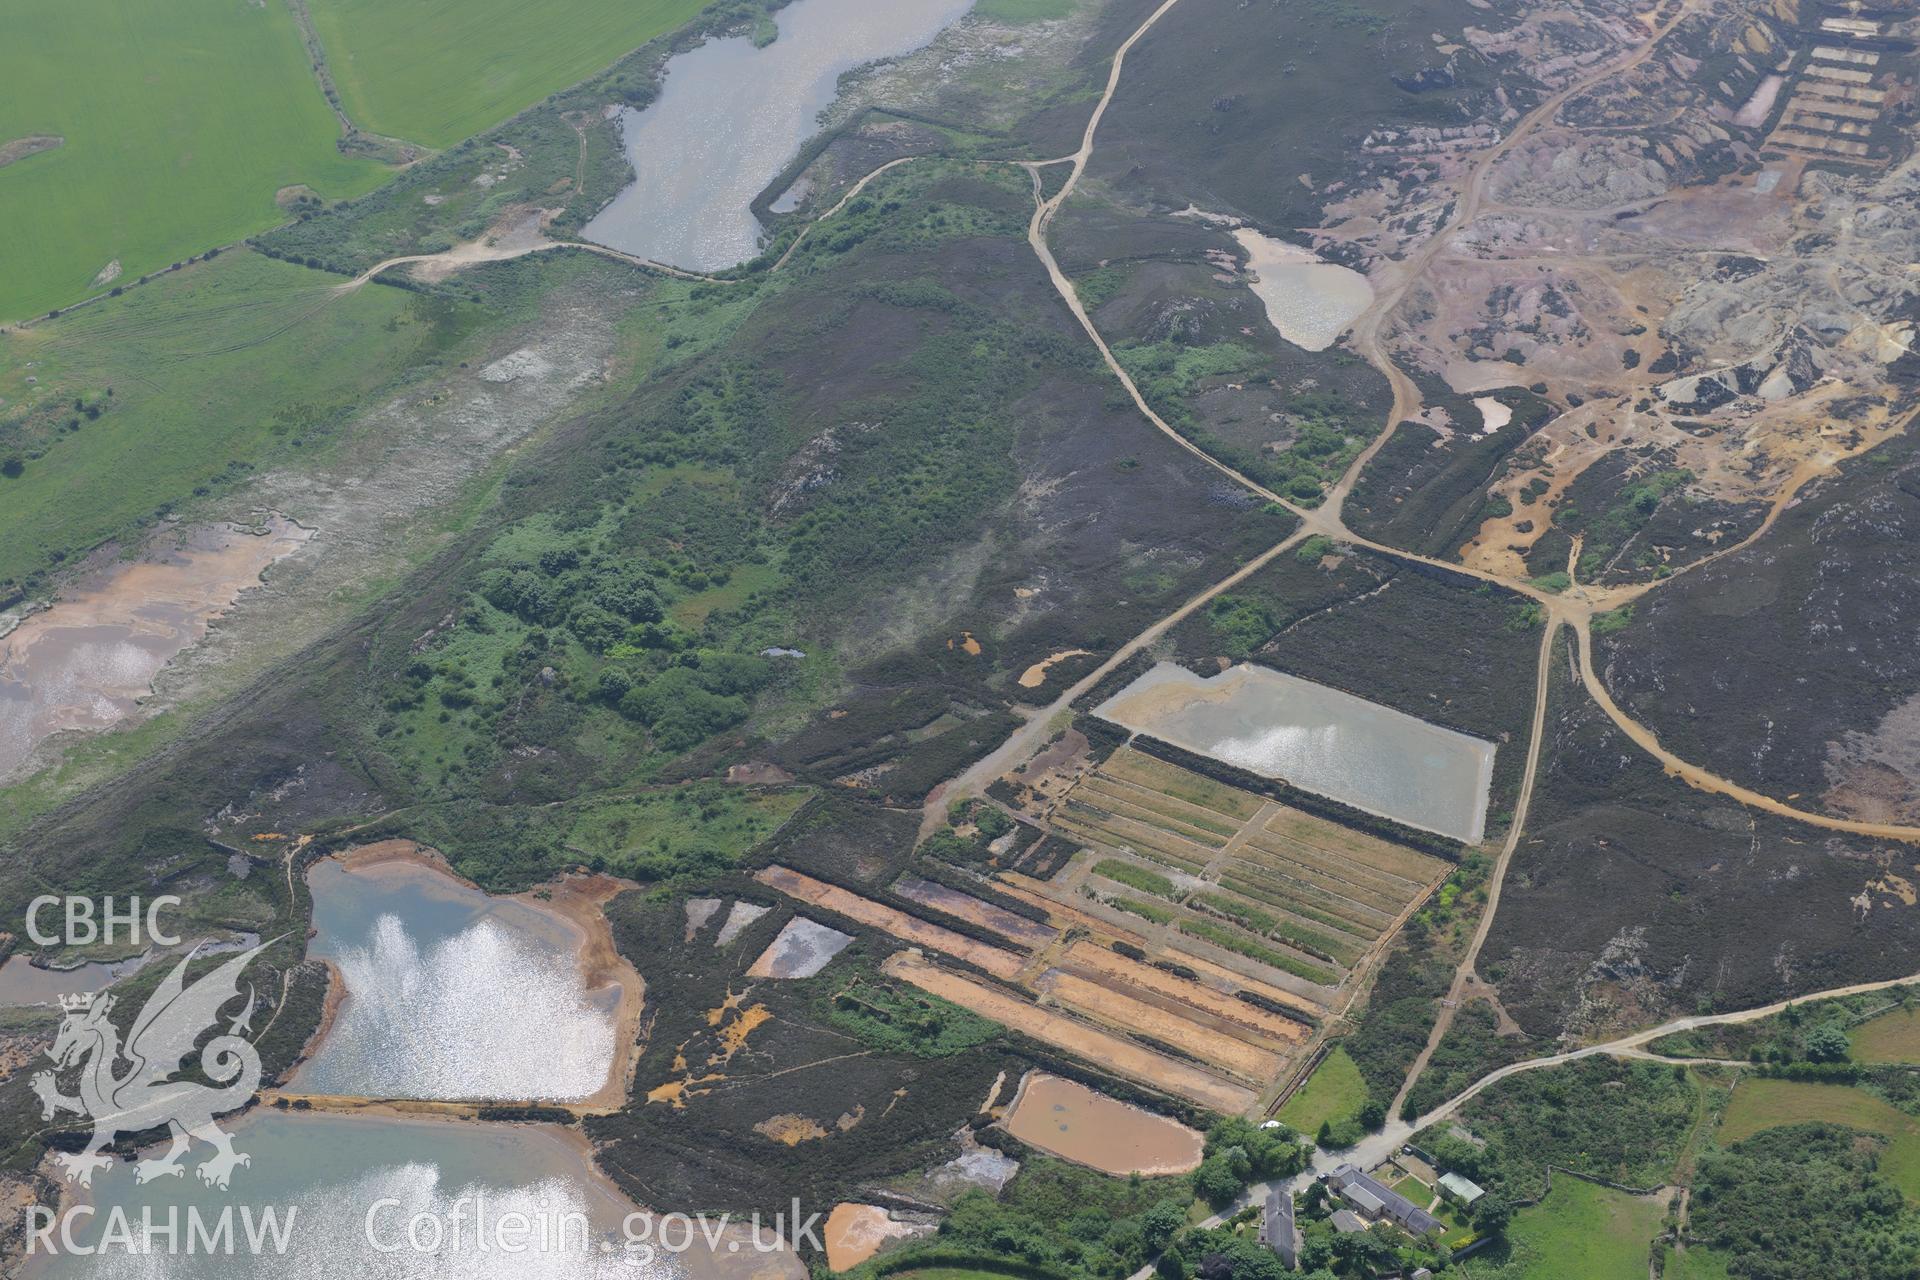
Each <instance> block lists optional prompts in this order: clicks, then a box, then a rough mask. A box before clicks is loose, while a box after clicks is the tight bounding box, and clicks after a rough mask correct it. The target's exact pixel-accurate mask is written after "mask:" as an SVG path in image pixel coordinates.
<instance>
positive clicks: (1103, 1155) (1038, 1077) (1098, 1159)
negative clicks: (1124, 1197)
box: [1006, 1071, 1206, 1178]
mask: <svg viewBox="0 0 1920 1280" xmlns="http://www.w3.org/2000/svg"><path fill="white" fill-rule="evenodd" d="M1006 1124H1007V1132H1008V1133H1011V1134H1012V1135H1013V1136H1014V1137H1016V1138H1018V1139H1020V1141H1022V1142H1024V1143H1026V1144H1027V1145H1028V1146H1032V1147H1038V1148H1039V1149H1040V1150H1042V1151H1046V1152H1050V1153H1051V1154H1053V1155H1056V1156H1059V1157H1060V1158H1061V1159H1063V1160H1072V1161H1073V1162H1075V1163H1076V1164H1084V1165H1086V1166H1088V1167H1089V1168H1093V1169H1098V1170H1100V1171H1101V1172H1102V1173H1110V1174H1112V1175H1114V1176H1115V1177H1120V1178H1124V1177H1126V1176H1127V1175H1129V1174H1132V1173H1141V1174H1146V1175H1149V1176H1152V1175H1158V1174H1167V1173H1186V1172H1188V1171H1189V1170H1192V1169H1197V1168H1199V1166H1200V1152H1201V1148H1202V1147H1204V1146H1205V1145H1206V1139H1204V1138H1203V1137H1202V1136H1201V1135H1200V1134H1199V1133H1198V1132H1196V1131H1195V1130H1193V1129H1189V1128H1188V1127H1187V1126H1186V1125H1183V1124H1181V1123H1179V1122H1178V1121H1176V1120H1169V1119H1168V1118H1167V1117H1165V1116H1158V1115H1155V1114H1153V1112H1151V1111H1143V1110H1141V1109H1140V1108H1139V1107H1133V1106H1128V1105H1127V1104H1126V1103H1124V1102H1118V1101H1115V1100H1114V1099H1112V1098H1109V1097H1108V1096H1107V1095H1106V1094H1104V1093H1096V1092H1094V1091H1093V1090H1092V1089H1089V1088H1087V1087H1086V1086H1085V1085H1083V1084H1076V1083H1074V1082H1073V1081H1072V1080H1063V1079H1062V1078H1060V1077H1059V1076H1050V1075H1047V1074H1046V1073H1045V1072H1042V1071H1034V1072H1029V1073H1028V1075H1027V1077H1026V1079H1024V1080H1022V1081H1021V1082H1020V1096H1019V1097H1018V1098H1016V1099H1015V1100H1014V1104H1013V1109H1012V1110H1011V1111H1009V1112H1008V1113H1007V1120H1006Z"/></svg>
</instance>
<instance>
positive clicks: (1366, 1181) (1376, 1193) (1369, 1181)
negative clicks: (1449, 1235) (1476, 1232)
mask: <svg viewBox="0 0 1920 1280" xmlns="http://www.w3.org/2000/svg"><path fill="white" fill-rule="evenodd" d="M1329 1176H1330V1177H1331V1178H1332V1179H1333V1185H1334V1186H1335V1187H1337V1188H1338V1189H1339V1191H1340V1193H1341V1194H1342V1195H1344V1196H1345V1197H1346V1198H1347V1199H1348V1200H1349V1201H1351V1202H1353V1203H1354V1204H1356V1205H1360V1206H1362V1207H1366V1205H1367V1200H1366V1199H1363V1198H1362V1193H1364V1196H1365V1197H1367V1198H1370V1199H1371V1200H1373V1201H1377V1202H1378V1203H1379V1208H1377V1209H1374V1208H1367V1212H1369V1213H1378V1214H1380V1215H1381V1216H1383V1217H1386V1218H1390V1219H1392V1220H1393V1221H1394V1222H1397V1223H1399V1224H1400V1226H1401V1228H1402V1229H1404V1230H1406V1231H1407V1232H1409V1233H1411V1234H1413V1235H1416V1236H1423V1235H1425V1234H1427V1232H1429V1231H1437V1230H1439V1229H1440V1219H1438V1218H1436V1217H1434V1216H1433V1215H1432V1214H1430V1213H1428V1212H1427V1211H1426V1210H1425V1209H1422V1208H1421V1207H1420V1206H1419V1205H1417V1204H1415V1203H1414V1202H1413V1201H1411V1200H1409V1199H1407V1198H1406V1197H1405V1196H1403V1195H1401V1194H1400V1193H1399V1192H1398V1191H1395V1190H1393V1189H1392V1188H1390V1187H1388V1186H1387V1185H1386V1184H1384V1183H1382V1182H1380V1181H1379V1180H1378V1179H1376V1178H1371V1177H1368V1176H1367V1175H1366V1174H1364V1173H1361V1172H1360V1171H1359V1170H1358V1169H1355V1168H1354V1167H1353V1166H1352V1165H1350V1164H1343V1165H1341V1166H1340V1167H1339V1168H1337V1169H1335V1170H1334V1171H1333V1173H1332V1174H1331V1175H1329Z"/></svg>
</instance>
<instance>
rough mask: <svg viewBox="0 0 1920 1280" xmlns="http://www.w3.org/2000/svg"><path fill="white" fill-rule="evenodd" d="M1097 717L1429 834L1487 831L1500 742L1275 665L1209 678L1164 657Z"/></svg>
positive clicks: (1476, 836)
mask: <svg viewBox="0 0 1920 1280" xmlns="http://www.w3.org/2000/svg"><path fill="white" fill-rule="evenodd" d="M1094 714H1095V715H1098V716H1100V717H1101V718H1103V719H1106V720H1111V721H1113V722H1114V723H1115V724H1119V725H1123V726H1124V727H1126V728H1128V729H1132V730H1133V731H1135V732H1136V733H1144V734H1148V735H1150V736H1152V737H1155V738H1159V739H1160V740H1161V741H1163V742H1170V743H1172V744H1173V745H1174V746H1176V747H1184V748H1185V749H1187V750H1188V751H1195V752H1198V753H1200V754H1201V755H1204V756H1210V757H1212V758H1213V759H1215V760H1219V761H1221V762H1222V763H1225V764H1230V765H1233V766H1235V767H1236V768H1240V769H1246V770H1248V771H1249V772H1252V773H1257V774H1260V775H1262V776H1264V777H1268V778H1278V779H1280V780H1282V781H1285V782H1288V783H1291V784H1292V785H1293V786H1296V787H1299V788H1301V789H1302V790H1305V791H1312V792H1315V793H1316V794H1319V795H1323V796H1327V797H1328V798H1330V799H1333V800H1338V801H1340V802H1341V803H1342V804H1349V805H1352V806H1353V807H1354V808H1356V809H1361V810H1364V811H1365V812H1367V813H1371V814H1376V815H1378V816H1380V817H1383V818H1392V819H1393V820H1394V821H1396V822H1404V823H1406V824H1407V825H1408V826H1410V827H1419V828H1420V829H1421V830H1423V831H1434V832H1438V833H1439V834H1441V835H1443V836H1450V837H1452V838H1453V839H1455V840H1461V841H1464V842H1466V843H1468V844H1476V843H1478V842H1479V840H1480V838H1481V837H1482V836H1483V835H1485V834H1486V820H1487V792H1488V788H1489V786H1490V785H1491V783H1492V781H1493V754H1494V747H1493V744H1492V743H1491V742H1486V741H1483V740H1481V739H1479V738H1473V737H1469V736H1467V735H1466V734H1464V733H1456V732H1454V731H1453V730H1452V729H1443V728H1441V727H1440V726H1438V725H1433V724H1428V723H1427V722H1426V721H1424V720H1420V719H1416V718H1415V717H1413V716H1410V715H1406V714H1404V713H1402V712H1399V711H1395V710H1393V709H1392V708H1391V707H1383V706H1381V705H1380V704H1379V703H1377V702H1368V701H1367V700H1366V699H1364V698H1356V697H1354V696H1353V695H1352V694H1350V693H1342V692H1341V691H1340V690H1338V689H1330V688H1328V687H1327V686H1325V685H1320V684H1314V683H1313V682H1312V681H1310V680H1302V679H1300V678H1299V677H1297V676H1290V675H1286V674H1284V673H1282V672H1279V671H1274V670H1272V669H1271V668H1268V667H1256V666H1252V665H1249V664H1245V663H1243V664H1241V665H1240V666H1237V667H1234V668H1232V669H1230V670H1228V671H1224V672H1222V673H1221V674H1219V675H1217V676H1214V677H1213V678H1212V679H1210V680H1209V679H1203V678H1202V677H1200V676H1197V675H1195V674H1193V673H1192V672H1191V671H1188V670H1187V669H1186V668H1185V667H1181V666H1178V665H1176V664H1174V663H1171V662H1162V663H1159V664H1158V665H1156V666H1155V667H1154V668H1153V669H1152V670H1150V671H1148V672H1147V673H1146V674H1145V675H1143V676H1141V677H1140V678H1139V679H1138V680H1135V681H1134V682H1133V683H1132V684H1130V685H1128V686H1127V687H1126V688H1125V689H1122V690H1121V691H1120V692H1119V693H1117V694H1115V695H1114V696H1113V697H1111V698H1109V699H1107V701H1106V702H1104V703H1102V704H1101V705H1100V706H1099V707H1097V708H1096V709H1095V711H1094Z"/></svg>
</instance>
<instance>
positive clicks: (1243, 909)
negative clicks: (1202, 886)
mask: <svg viewBox="0 0 1920 1280" xmlns="http://www.w3.org/2000/svg"><path fill="white" fill-rule="evenodd" d="M1187 902H1188V905H1192V904H1194V903H1196V902H1198V903H1200V904H1201V905H1203V906H1205V907H1206V908H1207V909H1208V910H1209V911H1215V912H1218V913H1219V914H1220V915H1223V916H1226V917H1227V918H1228V919H1230V920H1235V921H1238V922H1239V923H1240V924H1242V925H1245V926H1246V927H1247V928H1249V929H1252V930H1254V931H1255V932H1257V933H1261V934H1264V935H1266V936H1267V937H1269V938H1278V939H1280V940H1281V941H1282V942H1285V943H1287V944H1288V945H1290V946H1295V947H1298V948H1300V949H1301V950H1302V951H1305V952H1307V953H1308V954H1309V955H1313V956H1317V957H1318V958H1320V959H1322V960H1325V961H1327V962H1328V963H1330V964H1351V963H1353V961H1354V959H1355V958H1356V957H1357V956H1358V955H1359V952H1358V951H1357V950H1356V949H1355V948H1354V947H1352V946H1351V945H1345V946H1343V945H1342V944H1340V943H1338V942H1335V941H1334V940H1333V939H1332V938H1329V937H1327V936H1326V935H1324V934H1319V933H1315V932H1314V931H1313V930H1311V929H1303V928H1301V927H1300V926H1299V925H1296V924H1289V923H1288V922H1287V921H1285V920H1281V919H1277V918H1276V917H1274V916H1270V915H1268V914H1267V913H1266V912H1264V911H1262V910H1260V909H1259V908H1257V907H1254V906H1252V905H1250V904H1248V903H1245V902H1242V901H1240V900H1239V899H1237V898H1229V897H1227V896H1226V895H1224V894H1218V893H1199V894H1195V895H1194V896H1193V897H1191V898H1189V899H1188V900H1187Z"/></svg>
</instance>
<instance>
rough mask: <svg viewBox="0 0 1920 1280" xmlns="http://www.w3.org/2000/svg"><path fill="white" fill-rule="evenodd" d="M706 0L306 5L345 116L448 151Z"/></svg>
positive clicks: (401, 0) (355, 0)
mask: <svg viewBox="0 0 1920 1280" xmlns="http://www.w3.org/2000/svg"><path fill="white" fill-rule="evenodd" d="M705 4H706V0H559V2H558V3H550V4H543V5H529V4H520V3H516V2H515V0H458V2H456V0H313V3H312V14H313V24H314V27H315V29H316V30H317V31H318V32H319V33H320V42H321V44H323V45H324V46H325V47H326V50H327V63H328V66H329V67H330V68H331V69H332V71H333V78H334V83H335V85H336V86H337V87H338V88H339V90H340V98H341V101H342V103H343V104H344V105H345V107H346V110H347V114H348V115H349V116H351V117H352V118H353V120H354V122H355V123H356V124H358V125H359V126H360V127H361V128H363V129H371V130H373V131H374V132H376V133H384V134H388V135H390V136H392V137H397V138H405V139H407V140H408V141H410V142H423V143H425V144H427V145H428V146H432V147H449V146H452V145H453V144H454V143H456V142H459V141H460V140H461V139H463V138H467V137H470V136H472V135H473V134H476V133H479V132H481V131H482V130H484V129H487V128H489V127H491V126H493V125H496V124H498V123H499V122H500V121H502V120H504V119H506V118H507V117H508V116H511V115H513V114H514V113H515V112H518V111H521V110H523V109H524V108H526V107H529V106H531V105H532V104H533V103H535V102H538V101H539V100H540V99H541V98H544V97H546V96H547V95H548V94H550V93H554V92H556V91H558V90H560V89H564V88H566V87H567V86H568V85H571V84H574V83H575V82H577V81H579V80H582V79H584V78H585V77H587V76H588V75H591V74H592V73H593V72H595V71H598V70H600V69H601V68H602V67H607V66H611V65H612V64H613V63H614V62H616V61H618V60H619V59H620V58H621V57H622V56H623V55H624V54H626V53H629V52H631V51H632V50H634V49H637V48H638V47H640V46H641V45H643V44H645V43H646V42H647V41H649V40H652V39H653V38H654V37H656V36H660V35H664V34H665V33H667V32H669V31H672V30H673V29H674V28H676V27H678V26H680V25H681V24H683V23H685V22H686V21H687V20H688V19H689V18H691V17H693V16H694V14H696V13H698V12H700V10H701V9H702V8H703V7H705Z"/></svg>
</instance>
